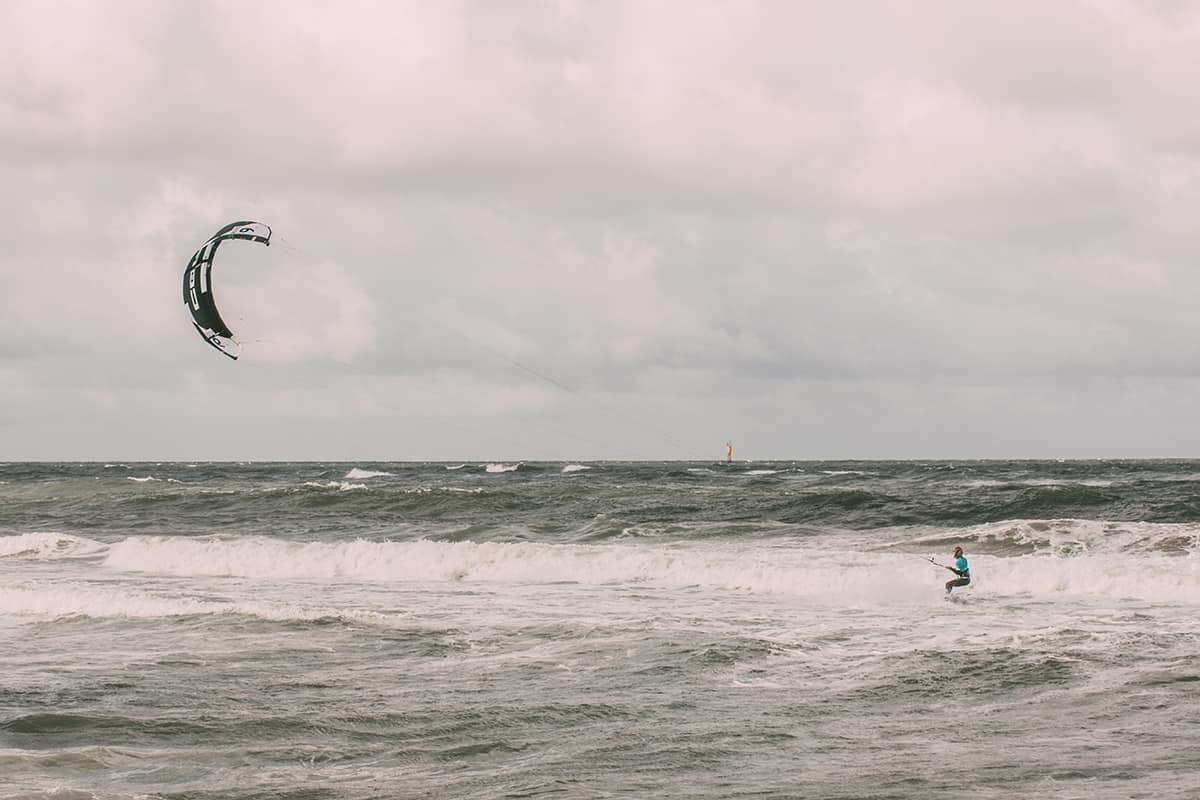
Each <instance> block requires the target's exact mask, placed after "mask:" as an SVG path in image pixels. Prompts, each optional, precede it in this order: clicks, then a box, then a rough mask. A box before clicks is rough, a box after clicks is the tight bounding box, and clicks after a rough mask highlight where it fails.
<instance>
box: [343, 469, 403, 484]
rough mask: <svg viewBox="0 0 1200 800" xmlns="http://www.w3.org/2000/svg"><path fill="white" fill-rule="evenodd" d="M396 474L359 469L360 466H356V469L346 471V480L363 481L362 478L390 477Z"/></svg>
mask: <svg viewBox="0 0 1200 800" xmlns="http://www.w3.org/2000/svg"><path fill="white" fill-rule="evenodd" d="M394 475H395V473H394V472H376V471H374V470H369V469H359V468H358V467H355V468H354V469H352V470H350V471H349V472H347V473H346V480H348V481H361V480H365V479H367V478H390V477H393V476H394Z"/></svg>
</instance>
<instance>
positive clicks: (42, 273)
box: [0, 0, 1200, 461]
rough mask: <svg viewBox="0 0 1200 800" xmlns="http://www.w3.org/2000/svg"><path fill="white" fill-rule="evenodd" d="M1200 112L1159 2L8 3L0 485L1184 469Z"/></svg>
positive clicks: (2, 83)
mask: <svg viewBox="0 0 1200 800" xmlns="http://www.w3.org/2000/svg"><path fill="white" fill-rule="evenodd" d="M1197 75H1200V6H1197V5H1196V4H1194V3H1188V2H1153V1H1151V0H1146V1H1144V2H1124V1H1123V0H1098V1H1097V2H1071V1H1070V0H1063V2H1055V3H1045V2H1026V1H1025V0H1003V1H1002V2H992V1H991V0H978V1H977V2H971V3H959V2H950V1H949V0H927V1H923V0H914V2H908V3H894V2H866V1H865V0H864V1H860V0H847V2H841V3H827V2H815V1H814V2H806V1H805V0H794V1H793V0H781V1H780V2H768V1H765V0H764V1H762V2H758V1H756V0H734V1H730V2H726V1H725V0H705V2H695V0H605V1H604V2H593V1H591V0H588V1H583V0H578V1H577V0H557V1H555V0H545V1H539V0H512V2H502V3H501V2H492V1H491V0H476V1H474V2H458V1H456V0H442V1H441V2H437V3H429V2H423V1H422V0H412V1H408V0H396V1H394V2H375V3H366V2H355V1H354V0H338V2H337V3H333V2H312V1H311V0H287V1H284V2H269V1H259V2H254V0H250V1H249V2H247V0H238V1H237V2H223V1H218V0H188V2H183V1H182V0H178V1H176V0H168V1H167V2H163V1H162V0H145V1H144V2H142V1H139V0H106V2H92V0H86V1H85V0H79V1H78V2H67V1H65V0H29V1H27V0H4V2H0V187H2V188H0V220H2V221H0V385H2V386H3V391H0V461H20V460H101V461H103V460H339V461H410V460H413V461H415V460H451V461H453V460H470V459H477V460H481V461H482V460H598V459H699V460H718V459H722V458H724V456H725V443H726V442H727V441H730V442H732V445H733V456H734V458H735V459H737V460H742V459H753V460H759V459H797V460H807V459H893V458H895V459H908V458H912V459H934V458H941V459H969V458H1155V457H1200V344H1198V342H1200V315H1197V313H1196V310H1197V308H1198V307H1200V226H1197V225H1196V224H1195V219H1196V213H1197V208H1198V201H1200V102H1197V100H1198V96H1197V92H1198V90H1197V89H1196V76H1197ZM242 219H248V220H256V221H261V222H263V223H266V224H268V225H270V226H271V227H272V229H273V230H274V236H273V238H272V244H271V246H270V247H262V246H261V245H257V244H253V243H248V242H232V243H229V244H227V245H224V246H222V249H221V251H220V255H219V256H218V259H217V264H216V265H215V266H214V269H213V286H214V295H215V297H216V299H217V304H218V307H219V309H220V310H221V313H222V315H223V316H224V318H225V321H226V322H227V323H228V324H229V326H230V328H231V329H232V330H233V332H234V334H235V337H236V338H237V339H239V340H240V341H241V342H242V344H243V348H244V350H243V356H242V358H241V359H240V360H238V361H233V360H230V359H228V358H226V357H224V356H223V355H222V354H221V353H219V352H218V351H216V350H215V349H213V348H212V347H210V346H208V345H207V344H206V343H205V342H204V340H203V339H202V338H201V337H200V336H198V335H197V333H196V331H195V330H194V329H193V328H192V326H191V322H190V318H189V317H188V314H187V312H186V310H185V308H184V306H183V303H182V294H181V279H182V274H183V269H184V266H185V265H186V263H187V261H188V258H189V257H190V256H191V254H192V253H193V252H194V251H195V250H196V249H197V248H198V247H200V246H201V245H202V244H203V243H204V242H205V240H206V239H207V238H208V237H209V236H211V235H212V234H213V233H214V232H216V230H217V229H218V228H220V227H221V226H223V225H225V224H226V223H228V222H231V221H234V220H242Z"/></svg>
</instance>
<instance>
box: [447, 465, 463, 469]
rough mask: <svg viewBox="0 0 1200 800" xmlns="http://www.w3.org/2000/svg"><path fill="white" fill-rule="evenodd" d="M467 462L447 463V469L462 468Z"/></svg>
mask: <svg viewBox="0 0 1200 800" xmlns="http://www.w3.org/2000/svg"><path fill="white" fill-rule="evenodd" d="M465 466H466V464H447V465H446V469H462V468H463V467H465Z"/></svg>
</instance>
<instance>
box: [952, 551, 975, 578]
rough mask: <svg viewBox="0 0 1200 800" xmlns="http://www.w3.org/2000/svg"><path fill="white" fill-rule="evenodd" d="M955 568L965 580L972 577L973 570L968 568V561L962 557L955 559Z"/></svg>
mask: <svg viewBox="0 0 1200 800" xmlns="http://www.w3.org/2000/svg"><path fill="white" fill-rule="evenodd" d="M954 568H955V569H956V570H958V571H959V572H961V573H962V576H963V577H964V578H970V577H971V570H970V568H968V567H967V560H966V559H965V558H963V557H962V556H959V557H958V558H956V559H954Z"/></svg>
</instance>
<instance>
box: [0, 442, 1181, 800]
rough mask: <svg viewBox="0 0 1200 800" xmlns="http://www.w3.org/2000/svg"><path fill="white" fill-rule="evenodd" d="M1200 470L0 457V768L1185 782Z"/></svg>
mask: <svg viewBox="0 0 1200 800" xmlns="http://www.w3.org/2000/svg"><path fill="white" fill-rule="evenodd" d="M1198 489H1200V463H1191V462H1181V461H1166V462H1103V461H1100V462H953V463H951V462H853V463H819V462H773V463H734V464H725V463H678V462H664V463H567V462H562V463H519V462H511V463H489V462H461V461H460V462H453V463H444V464H443V463H423V464H414V463H394V464H382V463H369V464H367V463H358V464H354V463H351V464H331V463H327V464H316V463H304V464H258V463H255V464H195V463H153V464H151V463H131V464H123V463H122V464H118V463H111V464H7V465H0V612H2V613H0V798H18V797H20V798H92V797H97V798H218V797H220V798H313V799H316V798H393V797H394V798H489V799H490V798H500V797H514V798H515V797H542V796H545V797H554V798H606V797H608V798H616V797H621V798H626V797H630V798H633V797H636V798H680V797H687V798H798V797H804V798H914V799H916V798H922V799H926V798H961V797H965V796H968V795H969V796H972V797H975V798H1012V797H1033V796H1036V797H1039V798H1081V799H1082V798H1140V797H1145V798H1150V797H1153V798H1156V799H1157V800H1162V799H1163V798H1185V797H1197V796H1200V756H1198V755H1197V749H1198V748H1197V745H1200V659H1198V658H1197V656H1198V655H1200V619H1198V613H1197V612H1198V611H1200V558H1198V554H1200V492H1198ZM955 546H962V547H963V548H964V550H965V551H966V556H967V558H968V559H969V561H970V566H971V573H972V576H973V578H974V584H973V585H972V586H971V587H970V588H967V589H960V590H956V596H957V598H958V600H959V602H953V603H951V602H946V601H945V599H944V598H945V592H944V589H943V588H942V584H943V583H944V582H945V581H946V580H949V579H952V578H953V577H954V576H953V575H951V573H949V572H947V571H946V570H944V569H941V568H939V567H938V566H935V565H934V564H932V563H930V559H934V560H936V561H938V562H940V563H950V562H951V561H952V557H951V555H950V553H951V551H952V549H953V548H954V547H955Z"/></svg>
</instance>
